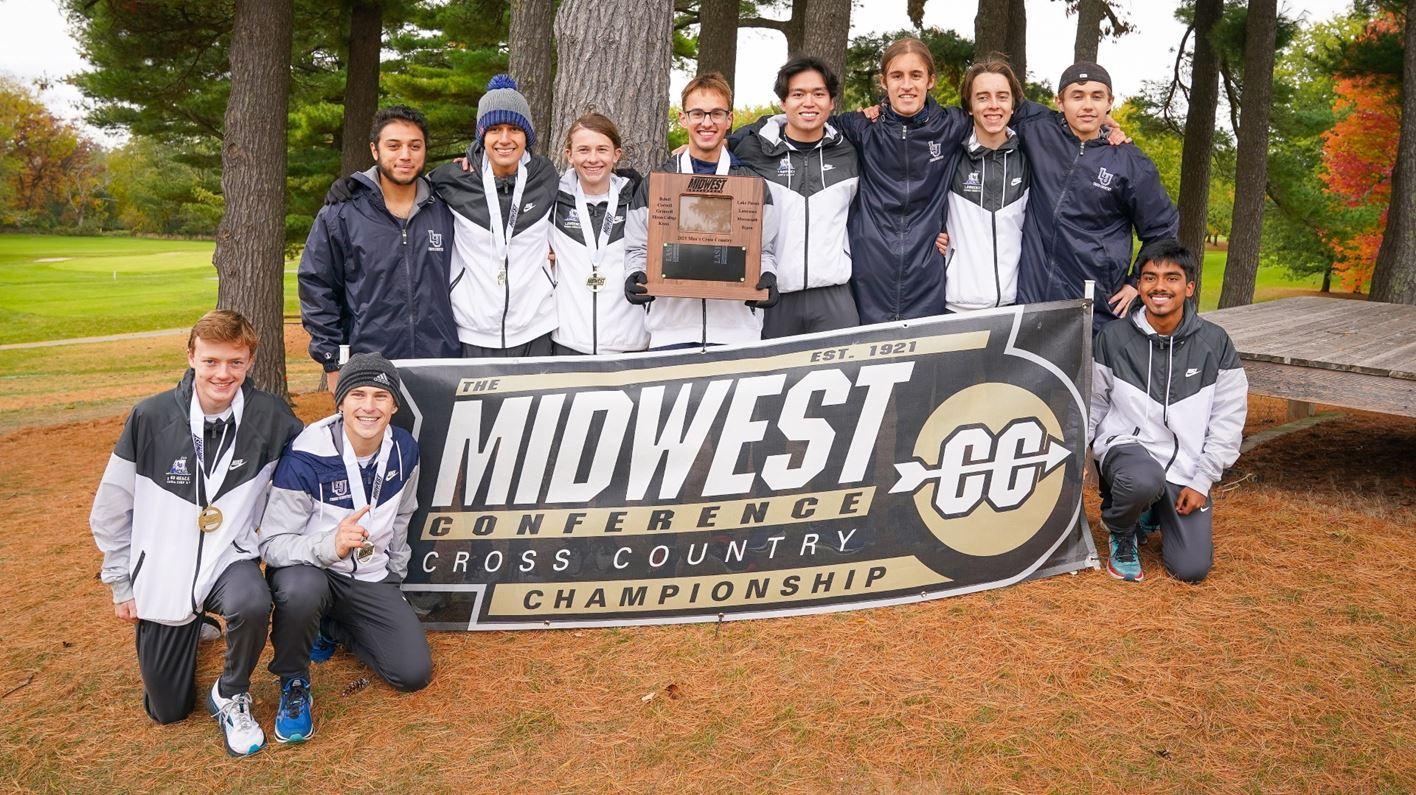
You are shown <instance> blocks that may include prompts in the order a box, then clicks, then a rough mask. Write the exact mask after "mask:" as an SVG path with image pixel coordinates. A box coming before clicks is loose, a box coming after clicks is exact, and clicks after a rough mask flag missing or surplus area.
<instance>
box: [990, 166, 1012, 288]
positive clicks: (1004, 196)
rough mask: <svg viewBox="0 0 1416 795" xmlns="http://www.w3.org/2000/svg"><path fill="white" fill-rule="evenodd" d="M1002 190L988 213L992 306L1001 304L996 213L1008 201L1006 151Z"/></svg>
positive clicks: (1001, 286)
mask: <svg viewBox="0 0 1416 795" xmlns="http://www.w3.org/2000/svg"><path fill="white" fill-rule="evenodd" d="M1002 188H1003V189H1002V190H1001V191H999V192H998V212H994V213H989V221H990V222H991V223H992V225H993V289H994V291H995V292H996V293H997V294H998V298H997V300H995V301H994V302H993V305H994V306H1002V305H1003V274H1002V273H1000V272H999V270H998V213H1001V212H1003V205H1004V203H1005V202H1007V201H1008V153H1007V152H1004V153H1003V184H1002Z"/></svg>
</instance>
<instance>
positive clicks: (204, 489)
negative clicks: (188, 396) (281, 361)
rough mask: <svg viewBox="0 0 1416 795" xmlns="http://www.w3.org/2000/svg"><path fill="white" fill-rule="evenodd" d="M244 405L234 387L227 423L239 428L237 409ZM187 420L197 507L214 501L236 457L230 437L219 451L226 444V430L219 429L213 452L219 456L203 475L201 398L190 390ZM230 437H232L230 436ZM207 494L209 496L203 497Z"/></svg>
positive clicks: (241, 396) (205, 505) (203, 419)
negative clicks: (194, 468) (190, 432)
mask: <svg viewBox="0 0 1416 795" xmlns="http://www.w3.org/2000/svg"><path fill="white" fill-rule="evenodd" d="M245 407H246V398H245V396H244V395H243V394H242V393H241V390H239V389H237V390H236V399H235V400H233V401H232V402H231V425H232V426H234V429H236V430H238V431H239V428H240V425H241V412H242V411H243V410H244V409H245ZM187 420H188V422H189V423H190V425H191V430H192V450H193V452H195V453H196V459H197V475H196V482H197V503H198V505H197V507H198V508H206V507H207V506H209V505H210V504H211V503H212V502H215V501H216V495H217V494H219V493H221V484H222V483H225V482H226V475H227V474H228V473H229V472H230V471H231V461H232V459H234V458H235V457H236V444H235V442H234V440H233V442H232V444H231V446H230V447H228V448H226V452H225V453H224V454H223V453H221V448H222V445H224V444H226V431H225V430H224V429H223V430H222V432H221V440H220V441H218V442H217V443H216V450H217V453H218V454H219V455H220V456H221V457H220V458H218V459H217V460H216V468H214V469H213V470H212V471H211V475H210V477H208V476H207V467H206V450H205V449H204V448H205V447H206V444H205V443H204V442H203V441H202V423H203V422H204V421H205V420H206V415H205V414H203V413H202V404H201V401H199V400H198V399H197V393H196V390H195V389H194V390H193V391H192V404H191V407H190V408H189V409H188V411H187ZM233 438H234V437H233ZM207 495H211V499H210V500H208V499H207Z"/></svg>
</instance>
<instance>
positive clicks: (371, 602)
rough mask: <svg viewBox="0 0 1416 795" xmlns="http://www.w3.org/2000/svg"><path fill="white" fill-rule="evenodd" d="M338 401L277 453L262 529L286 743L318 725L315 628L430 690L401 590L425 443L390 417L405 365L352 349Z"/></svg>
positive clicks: (404, 682)
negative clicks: (420, 443)
mask: <svg viewBox="0 0 1416 795" xmlns="http://www.w3.org/2000/svg"><path fill="white" fill-rule="evenodd" d="M335 406H336V407H337V409H338V411H337V413H336V414H335V415H334V416H332V417H328V418H326V419H323V420H320V421H319V422H317V423H315V424H313V425H311V426H310V427H308V428H306V429H305V432H304V433H302V434H300V436H299V438H297V439H296V440H295V442H294V444H292V445H291V447H290V450H289V451H288V452H287V453H286V454H285V457H284V458H282V459H281V460H280V466H279V467H277V468H276V470H275V486H274V488H273V489H272V490H271V495H270V506H269V507H268V508H267V509H266V516H265V522H264V523H263V524H262V526H261V555H262V557H264V558H265V562H266V576H267V577H268V578H269V580H270V590H271V595H272V597H273V598H274V601H275V617H274V619H273V620H272V626H271V634H270V640H271V645H272V646H274V647H275V657H274V659H272V660H271V663H270V671H271V673H273V674H275V675H277V676H279V677H280V709H279V711H278V712H277V713H276V718H275V739H277V740H279V741H280V742H299V741H301V740H305V739H308V738H309V737H310V735H311V734H313V733H314V720H313V717H312V714H311V713H312V709H313V706H314V703H313V699H312V698H311V696H310V651H311V649H312V648H313V647H314V645H315V636H316V633H322V634H327V635H328V640H332V641H334V642H335V643H342V644H343V645H344V646H346V647H347V648H348V649H349V650H350V651H352V652H354V654H355V655H357V656H358V657H359V659H360V660H363V661H364V664H366V665H368V666H369V667H370V668H373V669H374V671H375V673H377V674H378V675H379V676H380V677H381V678H382V679H383V680H384V681H385V682H388V683H389V685H391V686H392V687H394V688H395V689H397V690H402V691H405V692H412V691H414V690H421V689H422V688H424V687H426V686H427V685H428V682H429V681H430V680H431V678H432V670H433V669H432V658H431V656H430V654H429V652H428V641H427V638H426V637H425V636H424V633H423V627H422V625H420V624H419V623H418V617H417V615H415V614H414V613H413V608H411V607H409V606H408V602H407V601H405V600H404V598H403V594H402V592H401V591H400V590H399V587H398V586H399V584H400V583H401V582H403V577H404V575H405V574H407V572H408V556H409V548H408V520H409V519H410V518H411V517H412V515H413V510H414V508H416V507H417V502H418V498H417V492H418V443H417V442H416V441H414V440H413V437H412V435H411V434H409V433H408V432H407V431H405V430H403V429H402V428H395V427H393V426H391V425H389V420H391V419H392V418H393V415H394V412H396V411H398V371H397V370H395V369H394V367H393V365H392V364H391V363H390V362H389V361H388V360H387V359H385V358H383V357H382V356H380V355H378V354H377V353H361V354H355V355H354V356H351V357H350V358H349V361H348V362H346V363H345V364H344V367H343V368H341V369H340V371H339V381H338V383H337V386H336V392H335ZM322 618H324V619H325V621H324V622H323V623H322V622H321V619H322ZM322 640H325V638H322Z"/></svg>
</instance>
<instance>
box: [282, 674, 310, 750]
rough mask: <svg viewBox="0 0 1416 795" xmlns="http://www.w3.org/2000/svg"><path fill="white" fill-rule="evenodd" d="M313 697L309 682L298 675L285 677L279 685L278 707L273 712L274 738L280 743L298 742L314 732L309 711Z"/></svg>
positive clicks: (306, 738)
mask: <svg viewBox="0 0 1416 795" xmlns="http://www.w3.org/2000/svg"><path fill="white" fill-rule="evenodd" d="M314 706H315V698H314V696H312V695H310V683H309V682H307V681H305V680H304V679H302V678H300V677H298V676H297V677H294V678H292V679H287V680H285V681H284V682H282V683H281V685H280V708H279V709H278V710H276V713H275V739H276V740H277V741H278V742H282V743H299V742H304V741H305V740H308V739H310V736H311V735H313V734H314V733H315V720H314V717H313V716H312V715H311V711H312V710H313V709H314Z"/></svg>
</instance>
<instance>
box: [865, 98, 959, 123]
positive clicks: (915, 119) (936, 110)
mask: <svg viewBox="0 0 1416 795" xmlns="http://www.w3.org/2000/svg"><path fill="white" fill-rule="evenodd" d="M880 104H881V107H882V108H883V109H882V110H881V111H880V120H881V121H885V122H892V123H894V124H900V125H904V126H906V127H923V126H924V125H926V124H928V123H929V121H930V119H933V118H934V117H935V116H937V115H939V114H940V113H943V112H944V108H943V107H942V106H940V104H939V103H938V102H937V101H936V100H935V99H934V97H933V96H928V97H925V98H924V107H922V108H920V109H919V112H918V113H916V114H915V115H913V116H901V115H900V114H899V113H898V112H897V111H896V110H895V109H894V108H893V107H891V106H890V100H889V99H884V100H881V102H880Z"/></svg>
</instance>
